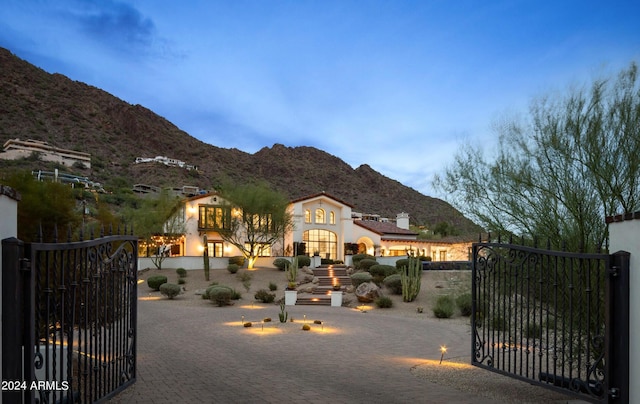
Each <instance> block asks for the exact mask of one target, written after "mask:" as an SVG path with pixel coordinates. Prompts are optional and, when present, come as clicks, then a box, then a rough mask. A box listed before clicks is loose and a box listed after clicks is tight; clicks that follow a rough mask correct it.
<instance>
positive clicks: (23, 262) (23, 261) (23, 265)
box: [20, 258, 31, 272]
mask: <svg viewBox="0 0 640 404" xmlns="http://www.w3.org/2000/svg"><path fill="white" fill-rule="evenodd" d="M20 270H21V271H24V272H30V271H31V260H30V259H29V258H20Z"/></svg>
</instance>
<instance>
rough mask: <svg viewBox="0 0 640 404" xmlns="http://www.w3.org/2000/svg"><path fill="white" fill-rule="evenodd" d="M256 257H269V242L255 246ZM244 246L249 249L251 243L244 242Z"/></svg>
mask: <svg viewBox="0 0 640 404" xmlns="http://www.w3.org/2000/svg"><path fill="white" fill-rule="evenodd" d="M255 247H256V248H257V251H258V254H257V256H258V257H271V244H265V243H259V244H258V245H257V246H255ZM244 248H245V249H246V250H247V251H249V250H251V245H250V244H249V243H245V245H244Z"/></svg>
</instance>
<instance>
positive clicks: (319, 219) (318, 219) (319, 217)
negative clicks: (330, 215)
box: [316, 209, 326, 223]
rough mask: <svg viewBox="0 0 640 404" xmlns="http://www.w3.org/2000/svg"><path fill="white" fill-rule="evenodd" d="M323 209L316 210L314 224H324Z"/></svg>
mask: <svg viewBox="0 0 640 404" xmlns="http://www.w3.org/2000/svg"><path fill="white" fill-rule="evenodd" d="M324 215H325V214H324V209H316V223H326V221H325V216H324Z"/></svg>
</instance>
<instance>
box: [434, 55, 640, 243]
mask: <svg viewBox="0 0 640 404" xmlns="http://www.w3.org/2000/svg"><path fill="white" fill-rule="evenodd" d="M637 76H638V68H637V65H636V64H635V63H632V64H631V65H630V66H629V67H628V68H627V69H624V70H622V71H621V72H620V73H619V74H618V75H617V77H612V78H604V79H597V80H594V81H593V82H592V83H591V84H590V85H588V86H584V87H575V88H571V89H570V90H568V91H567V93H566V94H564V95H560V96H558V97H553V96H546V97H542V98H539V99H536V100H534V101H533V102H532V104H531V108H530V113H529V116H528V119H527V118H520V119H517V118H513V119H507V120H505V121H504V122H501V123H500V124H498V125H497V126H496V130H497V132H498V134H499V140H498V148H497V151H496V154H495V156H490V157H486V156H485V155H484V154H483V151H482V150H481V149H479V148H474V147H472V146H470V145H466V146H463V147H462V149H461V151H460V152H459V153H458V154H457V155H456V157H455V162H454V164H453V165H451V166H450V167H449V168H447V169H446V170H445V172H444V174H443V175H440V176H437V177H436V179H435V186H436V187H437V188H439V189H440V190H443V191H444V192H445V193H447V194H449V195H450V198H451V200H450V201H451V202H452V203H453V204H454V205H456V206H457V207H458V209H460V210H461V211H463V212H465V213H466V214H468V215H469V216H471V217H472V218H473V219H475V220H476V221H477V222H478V223H480V224H482V225H483V226H485V228H486V229H487V230H490V231H499V232H507V233H509V232H510V233H515V234H517V235H521V236H524V237H526V238H535V237H544V238H548V239H549V240H550V241H551V242H552V243H554V244H555V245H562V243H565V242H566V246H567V248H568V249H571V250H573V251H594V250H597V249H598V248H599V247H600V246H601V245H602V244H603V243H604V241H605V240H606V238H607V227H606V225H605V223H604V217H605V216H610V215H614V214H619V213H626V212H633V211H635V210H637V209H638V208H640V84H639V82H638V78H637Z"/></svg>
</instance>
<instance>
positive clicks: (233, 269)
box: [227, 264, 240, 274]
mask: <svg viewBox="0 0 640 404" xmlns="http://www.w3.org/2000/svg"><path fill="white" fill-rule="evenodd" d="M238 269H240V266H239V265H238V264H229V265H227V271H229V273H232V274H235V273H236V272H238Z"/></svg>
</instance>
